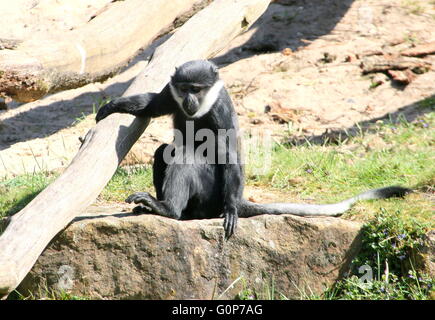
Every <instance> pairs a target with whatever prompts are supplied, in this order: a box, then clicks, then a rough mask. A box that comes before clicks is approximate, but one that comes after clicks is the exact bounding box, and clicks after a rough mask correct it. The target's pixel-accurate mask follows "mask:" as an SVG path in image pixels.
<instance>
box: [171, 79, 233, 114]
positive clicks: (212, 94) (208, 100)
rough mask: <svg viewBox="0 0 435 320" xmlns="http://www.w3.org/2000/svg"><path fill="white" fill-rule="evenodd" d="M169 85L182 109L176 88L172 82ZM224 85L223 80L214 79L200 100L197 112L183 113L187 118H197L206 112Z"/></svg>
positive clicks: (181, 100)
mask: <svg viewBox="0 0 435 320" xmlns="http://www.w3.org/2000/svg"><path fill="white" fill-rule="evenodd" d="M169 87H170V89H171V93H172V97H173V98H174V100H175V101H176V102H177V103H178V105H179V106H180V109H181V110H183V112H184V109H183V99H182V98H180V96H179V95H178V93H177V90H176V89H175V88H174V87H173V85H172V83H170V84H169ZM223 87H224V82H223V81H222V80H218V81H216V83H215V84H214V85H213V86H212V87H211V88H210V89H209V90H208V92H207V94H206V95H205V97H204V99H203V100H202V102H201V104H200V105H199V109H198V111H197V112H195V113H194V114H193V115H188V114H187V113H186V112H184V114H185V115H186V116H187V117H188V118H192V119H198V118H201V117H202V116H204V115H205V114H207V113H208V112H209V111H210V109H211V107H212V106H213V105H214V103H215V102H216V100H217V98H218V97H219V92H220V91H221V89H222V88H223Z"/></svg>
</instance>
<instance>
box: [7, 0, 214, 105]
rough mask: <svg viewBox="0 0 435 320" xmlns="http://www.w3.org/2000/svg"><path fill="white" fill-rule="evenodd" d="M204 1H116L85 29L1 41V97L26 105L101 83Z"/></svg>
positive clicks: (87, 24) (83, 27)
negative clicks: (67, 91) (65, 91)
mask: <svg viewBox="0 0 435 320" xmlns="http://www.w3.org/2000/svg"><path fill="white" fill-rule="evenodd" d="M208 2H210V1H208V0H172V1H167V0H146V1H144V0H126V1H116V2H113V3H111V4H110V6H109V7H108V9H107V10H105V11H104V12H102V13H101V14H99V15H97V16H95V17H94V18H93V19H91V20H90V21H89V22H88V23H86V24H85V25H84V26H82V27H79V28H77V29H74V30H71V31H68V32H64V33H62V34H60V35H58V36H52V38H41V36H39V37H36V38H33V39H27V40H24V41H21V42H20V41H18V40H14V39H3V40H1V39H0V96H3V97H10V98H12V99H14V100H17V101H21V102H30V101H34V100H37V99H39V98H41V97H42V96H44V95H46V94H48V93H53V92H56V91H60V90H64V89H71V88H76V87H79V86H82V85H85V84H87V83H90V82H95V81H102V80H104V79H106V78H108V77H110V76H113V75H114V74H115V73H117V72H118V71H119V70H120V69H121V68H122V67H123V66H125V65H126V64H127V63H128V61H129V60H130V59H131V58H132V57H134V55H135V54H136V53H137V52H138V50H139V49H141V48H143V47H145V46H147V45H148V44H150V43H151V42H152V41H153V40H154V39H155V38H156V37H157V36H158V35H159V34H162V32H164V31H167V30H168V27H169V26H170V25H171V24H172V23H173V22H174V20H175V19H176V18H177V17H179V16H180V15H182V14H183V13H186V12H187V11H189V10H190V9H192V7H193V6H194V4H198V3H204V4H207V3H208ZM196 9H198V8H196Z"/></svg>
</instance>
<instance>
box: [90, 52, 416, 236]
mask: <svg viewBox="0 0 435 320" xmlns="http://www.w3.org/2000/svg"><path fill="white" fill-rule="evenodd" d="M112 113H129V114H132V115H134V116H136V117H146V118H155V117H159V116H163V115H172V117H173V126H174V129H175V130H178V132H180V133H181V137H182V138H181V140H180V139H178V142H176V143H173V144H171V145H169V144H162V145H161V146H160V147H158V148H157V150H156V151H155V154H154V163H153V184H154V187H155V191H156V197H153V196H152V195H150V194H149V193H148V192H136V193H134V194H132V195H130V196H129V197H128V198H127V199H126V202H127V203H135V204H138V206H136V207H135V208H134V209H133V212H134V213H154V214H157V215H161V216H164V217H169V218H174V219H178V220H188V219H204V218H218V217H223V218H224V223H223V227H224V232H225V237H226V238H227V239H228V238H230V237H231V236H232V235H233V234H234V232H235V230H236V228H237V222H238V218H239V217H252V216H256V215H262V214H273V215H278V214H292V215H298V216H339V215H341V214H343V213H344V212H345V211H347V210H348V209H349V208H350V207H351V206H352V204H354V203H355V202H357V201H359V200H368V199H379V198H390V197H403V196H404V195H406V194H407V193H409V192H411V190H410V189H408V188H404V187H400V186H390V187H384V188H379V189H372V190H369V191H366V192H364V193H361V194H359V195H357V196H354V197H352V198H349V199H347V200H344V201H342V202H339V203H334V204H322V205H317V204H299V203H270V204H259V203H254V202H251V201H248V200H246V199H244V198H243V190H244V183H245V182H244V170H243V166H242V163H241V155H240V144H239V143H238V142H234V141H233V143H231V141H230V140H234V139H229V137H228V136H227V135H222V134H220V133H221V132H226V131H231V130H233V132H235V135H236V137H237V135H238V133H239V126H238V119H237V114H236V111H235V109H234V106H233V103H232V100H231V98H230V96H229V94H228V92H227V90H226V88H225V86H224V83H223V80H222V79H220V77H219V73H218V68H217V66H216V65H215V64H213V63H212V62H210V61H208V60H194V61H189V62H186V63H184V64H182V65H181V66H179V67H178V68H176V70H175V73H174V74H173V75H172V77H171V79H170V81H169V82H168V83H167V84H166V86H165V87H164V88H163V89H162V91H161V92H160V93H145V94H138V95H133V96H129V97H120V98H115V99H114V100H112V101H111V102H109V103H108V104H106V105H104V106H103V107H101V108H100V110H99V111H98V112H97V115H96V121H97V122H99V121H101V120H102V119H104V118H106V117H107V116H109V115H110V114H112ZM188 126H190V127H192V126H193V132H194V135H191V136H190V138H189V137H188V130H187V127H188ZM204 129H206V130H208V132H211V134H212V135H213V136H214V138H215V139H214V144H213V146H214V148H215V149H214V150H216V152H215V154H214V155H213V154H212V152H210V154H208V150H207V152H206V153H203V154H202V155H201V153H200V152H198V151H199V148H200V144H199V142H198V141H192V140H193V138H192V137H193V136H195V137H196V135H197V134H199V133H201V132H203V131H201V130H204ZM222 130H223V131H222ZM198 153H199V155H198ZM165 155H166V158H165ZM168 155H169V156H168ZM189 157H190V159H191V160H192V159H193V161H191V162H187V161H185V160H186V159H187V158H189ZM168 158H169V160H168ZM219 160H220V161H219ZM222 160H223V161H222Z"/></svg>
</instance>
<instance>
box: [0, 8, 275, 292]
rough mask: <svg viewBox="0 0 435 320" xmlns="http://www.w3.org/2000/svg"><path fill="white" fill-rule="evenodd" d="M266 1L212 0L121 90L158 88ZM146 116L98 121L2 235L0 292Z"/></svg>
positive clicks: (92, 194)
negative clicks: (57, 173)
mask: <svg viewBox="0 0 435 320" xmlns="http://www.w3.org/2000/svg"><path fill="white" fill-rule="evenodd" d="M269 3H270V0H216V1H214V2H213V3H212V4H210V5H209V6H208V7H207V8H205V9H203V10H202V11H200V12H199V13H197V14H196V15H195V16H193V17H192V18H191V19H190V20H188V21H187V22H186V23H185V24H184V25H183V26H182V27H181V28H180V29H179V30H178V31H177V32H176V33H175V34H174V35H173V36H172V37H171V38H170V39H169V40H167V41H166V42H165V43H164V44H163V45H162V46H160V47H159V48H157V50H156V51H155V53H154V55H153V58H152V60H151V61H150V63H149V64H148V66H147V67H146V68H145V69H144V70H143V72H141V73H140V74H139V75H138V76H137V77H136V79H135V81H134V82H133V83H132V85H131V86H130V87H129V88H128V89H127V91H126V92H125V93H124V96H126V95H132V94H137V93H140V92H149V91H153V92H159V91H160V90H161V89H162V88H163V87H164V85H165V84H166V83H167V82H168V81H169V79H170V75H171V74H172V73H173V71H174V70H175V66H177V65H180V64H182V63H184V62H186V61H189V60H193V59H200V58H209V57H212V56H214V55H215V54H216V53H217V52H219V51H220V50H222V49H223V48H224V47H225V46H226V45H227V44H228V43H229V41H230V40H231V39H233V38H234V37H235V36H237V35H238V34H239V33H241V32H242V31H245V30H247V28H248V27H249V26H250V25H251V24H252V23H253V22H254V21H255V20H256V19H257V18H258V17H259V16H260V15H261V14H262V13H263V12H264V11H265V10H266V8H267V6H268V5H269ZM148 123H149V119H139V118H135V117H133V116H131V115H127V114H112V115H110V116H109V117H107V118H106V119H104V120H103V121H100V122H99V123H98V124H97V125H96V126H95V127H94V128H92V129H91V130H90V131H89V132H88V133H87V135H86V137H85V140H84V142H83V144H82V146H81V148H80V150H79V151H78V153H77V155H76V156H75V157H74V159H73V160H72V162H71V164H70V165H69V166H68V168H67V169H66V170H65V171H64V172H63V174H62V175H61V176H59V178H58V179H56V181H54V182H53V183H52V184H50V185H49V186H48V187H47V188H46V189H45V190H44V191H42V192H41V193H40V194H39V195H38V196H37V197H36V198H35V199H33V201H31V202H30V203H29V204H28V205H27V206H26V207H25V208H24V209H23V210H21V211H20V212H18V213H17V214H15V215H14V216H12V217H11V219H10V223H9V225H8V226H7V228H6V230H5V231H4V233H3V234H2V235H1V237H0V297H5V296H6V295H8V294H9V293H10V292H11V291H12V290H14V289H15V288H16V287H17V286H18V284H19V283H20V282H21V280H22V279H23V278H24V277H25V275H26V274H27V273H28V272H29V270H30V269H31V267H32V266H33V264H34V263H35V261H36V260H37V258H38V257H39V255H40V254H41V252H42V251H43V250H44V248H45V247H46V246H47V244H48V243H49V242H50V241H51V239H52V238H53V237H54V236H55V235H56V234H57V233H58V232H59V231H61V230H62V229H63V228H65V226H66V225H67V224H68V223H70V222H71V221H72V219H73V218H74V217H76V216H77V215H78V214H80V213H81V212H82V211H83V210H85V209H86V207H88V206H89V205H90V204H91V203H92V202H93V201H94V200H95V199H96V197H97V196H98V195H99V193H100V192H101V190H102V189H103V188H104V186H105V185H106V184H107V182H108V181H109V180H110V178H111V177H112V175H113V173H114V172H115V170H116V168H117V166H118V165H119V163H120V162H121V160H122V159H123V157H124V156H125V155H126V153H127V152H128V151H129V150H130V148H131V147H132V145H133V144H134V142H135V141H136V140H137V139H138V138H139V136H140V135H141V134H142V132H143V131H144V130H145V128H146V127H147V125H148Z"/></svg>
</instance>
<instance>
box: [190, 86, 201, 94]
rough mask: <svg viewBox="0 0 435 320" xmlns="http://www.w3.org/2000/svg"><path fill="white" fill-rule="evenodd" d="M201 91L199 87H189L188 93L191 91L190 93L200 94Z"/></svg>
mask: <svg viewBox="0 0 435 320" xmlns="http://www.w3.org/2000/svg"><path fill="white" fill-rule="evenodd" d="M201 90H202V88H201V87H199V86H192V87H190V91H191V92H192V93H198V92H200V91H201Z"/></svg>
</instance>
